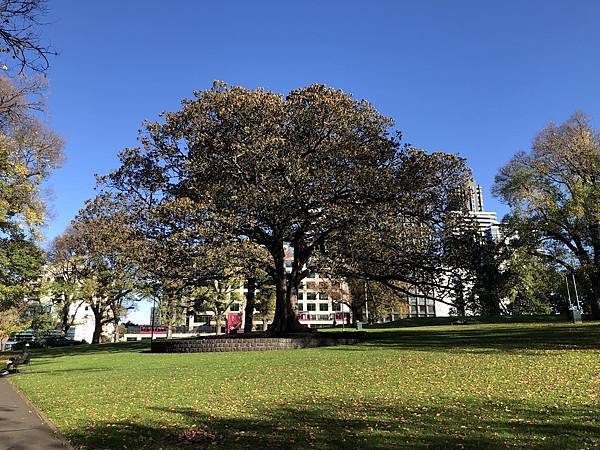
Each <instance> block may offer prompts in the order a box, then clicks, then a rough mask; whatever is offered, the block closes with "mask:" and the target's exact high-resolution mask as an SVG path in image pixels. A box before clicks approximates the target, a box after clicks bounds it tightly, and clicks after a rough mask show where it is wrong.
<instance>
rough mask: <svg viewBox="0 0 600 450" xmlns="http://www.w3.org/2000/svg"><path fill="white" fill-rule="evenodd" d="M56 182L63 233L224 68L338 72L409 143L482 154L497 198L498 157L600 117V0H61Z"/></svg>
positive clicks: (291, 77) (53, 84)
mask: <svg viewBox="0 0 600 450" xmlns="http://www.w3.org/2000/svg"><path fill="white" fill-rule="evenodd" d="M48 6H49V9H50V16H49V21H50V22H51V24H50V25H48V26H46V27H45V28H44V35H45V37H46V38H47V39H48V40H50V41H51V43H52V45H53V46H54V47H55V48H56V50H57V51H58V52H59V53H60V55H59V56H58V57H56V58H54V59H53V60H52V67H51V69H50V71H49V73H48V80H49V84H50V90H49V97H48V106H49V114H48V121H49V122H50V125H51V126H52V127H54V128H55V129H56V130H57V131H58V132H59V133H60V134H61V135H62V136H63V137H64V138H65V139H66V141H67V146H66V161H65V164H64V166H63V168H62V169H61V170H59V171H57V172H56V174H55V175H54V176H53V177H52V179H51V180H50V181H49V183H48V185H49V187H50V188H51V189H52V191H53V195H52V201H51V210H52V212H53V218H52V220H51V221H50V223H49V225H48V227H47V229H46V237H47V238H48V239H50V238H52V237H54V236H55V235H57V234H59V233H60V232H62V230H63V229H64V228H65V226H66V225H67V224H68V222H69V221H70V220H71V218H72V217H73V216H74V215H75V214H76V213H77V211H78V210H79V208H80V207H81V206H82V204H83V202H84V200H86V199H87V198H90V197H92V196H93V195H94V191H93V187H94V174H95V173H99V174H104V173H106V172H108V171H110V170H111V169H113V168H115V167H116V166H117V159H116V154H117V152H118V151H119V150H121V149H122V148H124V147H126V146H131V145H135V144H136V135H137V130H138V129H139V128H140V126H141V123H142V121H143V120H144V119H151V120H154V119H156V118H157V116H158V114H159V113H160V112H161V111H165V110H173V109H176V108H178V105H179V102H180V100H181V99H182V98H184V97H190V96H191V92H192V90H194V89H205V88H208V87H210V86H211V84H212V81H213V80H224V81H226V82H228V83H230V84H239V85H242V86H245V87H249V88H253V87H259V86H260V87H264V88H267V89H270V90H274V91H278V92H287V91H289V90H290V89H293V88H297V87H301V86H304V85H307V84H310V83H313V82H321V83H326V84H328V85H331V86H335V87H338V88H341V89H343V90H345V91H346V92H350V93H352V94H353V95H354V96H355V97H357V98H366V99H368V100H369V101H371V102H372V103H373V104H374V105H375V106H376V107H377V108H378V109H379V110H380V111H381V112H382V113H384V114H386V115H388V116H391V117H393V118H394V119H395V121H396V126H397V128H398V129H400V130H402V131H403V133H404V136H405V139H406V141H407V142H410V143H411V144H413V145H415V146H417V147H421V148H425V149H428V150H443V151H447V152H452V153H458V154H460V155H462V156H464V157H466V158H467V160H468V163H469V165H470V167H471V168H472V169H473V172H474V175H475V177H476V179H477V181H478V182H479V183H480V184H481V185H482V186H483V187H484V189H485V193H486V198H485V201H486V206H487V209H491V210H497V211H499V212H500V213H501V215H502V213H504V212H506V208H505V207H504V206H503V205H501V204H499V203H498V201H497V200H496V199H493V198H492V197H491V195H490V193H489V191H490V187H491V185H492V183H493V178H494V175H495V174H496V172H497V169H498V167H499V166H500V165H501V164H503V163H504V162H506V161H507V160H508V159H509V158H510V157H511V155H512V154H514V152H515V151H517V150H520V149H525V150H526V149H528V148H529V146H530V143H531V140H532V138H533V136H534V135H535V134H536V132H537V131H539V130H540V129H541V128H542V127H543V126H545V125H546V124H547V123H548V122H550V121H556V122H560V121H563V120H565V119H567V118H568V116H569V115H571V114H572V113H573V112H574V111H576V110H582V111H585V112H587V113H588V114H589V115H590V116H591V117H592V119H593V123H594V124H595V125H596V126H598V125H599V124H600V89H599V87H600V58H598V56H599V55H600V26H598V21H599V19H600V2H598V1H583V0H579V1H577V2H568V1H566V0H565V1H561V2H557V1H535V0H528V1H526V2H524V1H502V2H481V1H458V0H457V1H452V2H450V1H442V0H439V1H422V0H420V1H413V2H401V1H373V2H365V1H362V2H358V1H349V0H343V1H342V0H340V1H302V2H288V1H258V0H257V1H253V2H249V1H241V0H240V1H220V2H198V1H192V0H189V1H168V2H167V1H150V0H146V1H141V0H128V1H109V0H103V1H95V2H92V1H72V0H53V1H52V2H49V5H48Z"/></svg>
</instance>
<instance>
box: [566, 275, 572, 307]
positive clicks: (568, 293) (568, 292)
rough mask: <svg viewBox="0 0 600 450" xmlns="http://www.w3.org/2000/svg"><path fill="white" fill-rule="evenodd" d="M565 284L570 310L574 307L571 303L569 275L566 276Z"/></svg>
mask: <svg viewBox="0 0 600 450" xmlns="http://www.w3.org/2000/svg"><path fill="white" fill-rule="evenodd" d="M565 283H566V285H567V296H568V298H569V308H570V307H571V306H572V303H571V291H570V290H569V279H568V278H567V275H566V274H565Z"/></svg>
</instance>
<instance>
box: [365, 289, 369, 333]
mask: <svg viewBox="0 0 600 450" xmlns="http://www.w3.org/2000/svg"><path fill="white" fill-rule="evenodd" d="M365 319H366V320H365V321H366V322H367V323H369V303H368V298H367V282H366V281H365Z"/></svg>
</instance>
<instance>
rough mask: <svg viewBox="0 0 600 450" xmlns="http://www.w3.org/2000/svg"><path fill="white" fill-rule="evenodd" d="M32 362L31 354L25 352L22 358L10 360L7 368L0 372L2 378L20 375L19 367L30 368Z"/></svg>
mask: <svg viewBox="0 0 600 450" xmlns="http://www.w3.org/2000/svg"><path fill="white" fill-rule="evenodd" d="M30 362H31V353H29V352H28V351H27V350H25V352H23V354H22V355H21V356H15V357H13V358H9V359H8V361H7V364H6V368H5V369H3V370H2V371H1V372H0V376H3V377H4V376H6V375H9V374H11V373H20V371H19V366H29V363H30Z"/></svg>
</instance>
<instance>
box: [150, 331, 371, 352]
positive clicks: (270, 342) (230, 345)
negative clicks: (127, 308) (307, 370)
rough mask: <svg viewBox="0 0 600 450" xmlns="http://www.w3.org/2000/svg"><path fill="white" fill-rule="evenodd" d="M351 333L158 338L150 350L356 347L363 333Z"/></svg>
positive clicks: (224, 350) (190, 350)
mask: <svg viewBox="0 0 600 450" xmlns="http://www.w3.org/2000/svg"><path fill="white" fill-rule="evenodd" d="M315 334H317V333H315ZM323 334H324V333H323ZM353 334H356V336H351V337H350V336H344V337H339V338H334V337H328V336H318V335H310V336H301V337H285V338H278V337H257V338H243V337H235V338H219V339H214V338H213V339H211V338H207V339H169V340H167V339H158V340H155V341H152V346H151V349H152V352H154V353H198V352H251V351H260V350H286V349H294V348H310V347H323V346H330V345H348V344H356V343H358V342H360V341H362V340H364V339H365V334H366V333H364V332H363V333H353Z"/></svg>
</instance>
